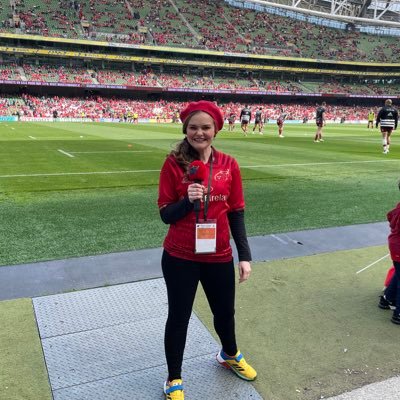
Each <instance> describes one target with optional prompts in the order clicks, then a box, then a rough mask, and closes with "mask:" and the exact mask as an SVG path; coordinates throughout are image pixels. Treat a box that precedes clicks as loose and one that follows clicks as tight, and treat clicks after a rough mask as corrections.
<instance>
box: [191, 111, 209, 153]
mask: <svg viewBox="0 0 400 400" xmlns="http://www.w3.org/2000/svg"><path fill="white" fill-rule="evenodd" d="M186 137H187V140H188V142H189V143H190V145H191V146H192V147H193V148H194V149H196V150H197V151H198V152H199V153H200V154H201V153H203V152H204V151H205V150H207V149H208V148H209V147H211V144H212V141H213V139H214V137H215V125H214V120H213V119H212V117H211V115H210V114H207V113H205V112H203V111H199V112H198V113H196V114H194V115H193V116H192V117H191V118H190V120H189V123H188V125H187V127H186Z"/></svg>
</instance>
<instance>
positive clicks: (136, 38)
mask: <svg viewBox="0 0 400 400" xmlns="http://www.w3.org/2000/svg"><path fill="white" fill-rule="evenodd" d="M171 1H172V4H173V5H174V6H173V7H172V6H171ZM171 1H170V0H152V1H150V0H117V1H114V0H88V1H85V2H83V1H77V0H43V1H42V2H37V4H36V3H35V4H32V2H29V1H28V0H10V2H9V4H8V3H7V4H6V5H3V10H2V14H1V16H3V17H4V15H7V17H6V18H4V19H3V21H1V29H2V30H3V31H10V30H11V31H13V30H15V29H18V30H19V31H22V32H23V33H37V34H41V35H44V36H61V37H72V38H75V37H89V38H92V39H101V40H104V39H106V40H108V41H112V42H125V43H132V44H142V43H143V44H151V45H161V46H180V47H182V46H184V47H189V48H191V47H197V48H202V49H208V50H218V51H223V52H235V53H244V52H246V53H255V54H278V55H282V56H295V57H306V58H313V59H330V60H344V61H366V62H372V61H374V62H397V60H398V54H399V51H400V44H399V41H398V40H397V38H395V37H387V36H376V35H375V36H374V35H367V34H364V33H360V32H358V31H355V30H351V31H349V30H346V31H345V30H341V29H334V28H328V27H324V26H317V25H314V24H311V23H308V22H304V21H299V20H295V19H290V18H288V17H283V16H277V15H272V14H268V13H266V12H257V11H254V10H247V9H242V8H235V7H232V6H229V5H227V4H226V3H225V2H224V1H223V0H203V1H202V2H201V6H199V4H198V3H199V2H198V1H197V0H171ZM7 8H8V9H7ZM205 22H207V23H205Z"/></svg>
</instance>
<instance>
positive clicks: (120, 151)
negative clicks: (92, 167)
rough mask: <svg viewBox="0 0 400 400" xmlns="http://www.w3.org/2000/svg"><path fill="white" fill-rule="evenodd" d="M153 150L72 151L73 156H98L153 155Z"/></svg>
mask: <svg viewBox="0 0 400 400" xmlns="http://www.w3.org/2000/svg"><path fill="white" fill-rule="evenodd" d="M152 151H153V150H115V151H111V150H110V151H70V153H71V154H97V153H151V152H152Z"/></svg>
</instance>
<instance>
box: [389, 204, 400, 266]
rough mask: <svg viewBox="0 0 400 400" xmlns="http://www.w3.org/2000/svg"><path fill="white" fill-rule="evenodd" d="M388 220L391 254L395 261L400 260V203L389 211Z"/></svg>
mask: <svg viewBox="0 0 400 400" xmlns="http://www.w3.org/2000/svg"><path fill="white" fill-rule="evenodd" d="M387 220H388V221H389V225H390V234H389V236H388V242H389V250H390V256H391V257H392V260H393V261H398V262H400V203H399V204H397V206H396V207H395V208H394V209H393V210H391V211H389V212H388V213H387Z"/></svg>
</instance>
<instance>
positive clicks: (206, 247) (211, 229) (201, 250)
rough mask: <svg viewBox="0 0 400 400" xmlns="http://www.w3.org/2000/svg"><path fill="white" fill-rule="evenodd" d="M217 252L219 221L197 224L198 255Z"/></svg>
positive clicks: (196, 250)
mask: <svg viewBox="0 0 400 400" xmlns="http://www.w3.org/2000/svg"><path fill="white" fill-rule="evenodd" d="M216 251H217V221H216V220H211V219H210V220H207V221H206V222H204V221H199V222H198V223H196V248H195V253H196V254H205V253H215V252H216Z"/></svg>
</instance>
